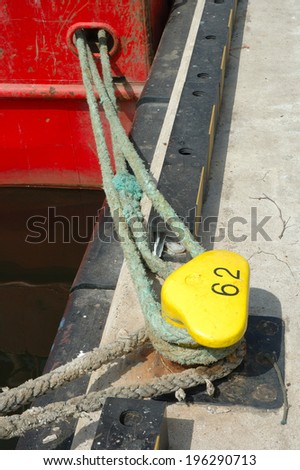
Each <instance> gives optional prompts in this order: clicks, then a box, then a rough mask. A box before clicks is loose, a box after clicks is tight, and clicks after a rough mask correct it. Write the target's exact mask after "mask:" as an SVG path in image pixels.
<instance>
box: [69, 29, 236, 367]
mask: <svg viewBox="0 0 300 470" xmlns="http://www.w3.org/2000/svg"><path fill="white" fill-rule="evenodd" d="M103 35H104V33H102V34H101V38H100V39H101V40H102V41H103ZM100 44H101V41H100ZM76 46H77V49H78V54H79V61H80V66H81V71H82V79H83V83H84V86H85V89H86V94H87V102H88V105H89V109H90V116H91V122H92V127H93V130H94V136H95V141H96V148H97V154H98V158H99V163H100V166H101V168H102V177H103V186H104V190H105V193H106V197H107V201H108V205H109V206H110V209H111V212H112V216H113V217H115V215H116V214H118V215H119V214H120V212H122V211H121V208H122V198H121V197H119V194H118V193H117V192H116V187H115V185H114V184H113V181H114V178H118V176H119V175H118V173H117V175H116V176H115V177H113V172H112V168H111V164H110V157H109V153H108V149H107V145H106V141H105V137H104V132H103V127H102V124H101V119H100V116H99V107H98V103H97V99H96V97H95V93H94V89H93V83H94V86H95V88H96V90H97V91H98V94H99V97H100V103H101V104H102V106H103V110H104V112H105V116H106V118H107V120H108V122H109V125H110V133H111V137H112V141H113V142H114V146H115V148H116V149H118V150H119V155H120V156H121V154H122V155H123V157H124V159H126V160H127V162H128V164H129V165H130V167H131V169H132V171H133V173H134V177H135V178H136V184H137V185H138V187H141V188H142V190H143V192H144V193H145V194H146V195H147V196H148V197H149V199H150V200H151V202H152V203H153V206H154V207H155V209H156V211H157V212H158V214H160V215H161V216H162V218H163V220H164V221H165V223H167V224H168V223H169V225H170V228H171V229H172V230H173V231H174V232H176V230H177V231H180V233H181V234H182V235H183V238H182V240H181V243H182V244H183V245H184V246H185V248H186V250H187V251H188V252H189V253H190V254H191V256H193V257H194V256H197V255H199V254H201V253H203V251H204V249H203V247H201V246H200V244H199V243H197V242H196V241H195V240H194V238H193V237H192V235H191V233H190V231H189V230H188V228H187V227H186V226H185V225H184V223H183V222H182V221H181V220H180V218H179V217H178V215H177V214H176V212H175V211H174V209H173V208H172V207H171V206H170V204H169V203H168V202H167V201H166V200H165V198H164V197H163V195H162V194H161V193H160V192H159V191H158V190H157V187H156V182H155V181H154V179H153V178H152V176H151V174H150V173H149V172H147V170H146V168H145V166H144V164H143V162H142V160H141V158H140V157H139V155H138V153H137V151H136V150H135V148H134V146H133V144H132V142H131V141H130V139H129V138H128V136H127V135H126V133H125V130H124V129H123V127H122V125H121V123H120V119H119V116H118V114H117V112H116V109H115V106H114V104H113V103H112V101H111V99H110V94H109V92H108V91H107V90H106V86H105V83H103V80H102V79H101V77H100V74H99V72H98V69H97V66H96V64H95V60H94V58H93V55H92V53H91V50H90V48H89V46H88V44H87V42H86V39H85V37H84V34H83V32H82V31H79V32H78V33H77V40H76ZM100 47H101V46H100ZM105 53H107V51H105V50H100V57H101V55H102V54H105ZM107 64H109V61H106V62H105V63H102V66H104V67H106V66H107ZM109 73H110V69H109V71H107V70H105V71H104V72H103V76H104V75H105V76H106V77H107V76H108V74H109ZM122 176H123V178H124V181H125V183H126V184H124V183H123V186H121V184H120V183H121V182H119V185H120V188H119V193H120V192H121V190H122V191H124V192H126V188H127V187H128V186H131V187H133V184H132V182H131V181H130V182H129V183H128V184H127V181H128V179H127V175H126V173H122ZM129 176H130V178H133V176H132V175H129ZM134 191H138V190H137V189H132V191H131V193H132V194H133V193H134ZM127 192H128V190H127ZM138 192H139V191H138ZM119 220H120V219H119V218H116V217H115V228H116V230H117V232H119V234H120V237H121V239H122V240H123V243H122V247H123V251H124V256H125V259H126V262H127V265H128V268H129V271H130V274H131V277H132V280H133V283H134V285H135V288H136V291H137V294H138V297H139V301H140V305H141V308H142V311H143V314H144V316H145V321H146V325H147V327H148V328H149V330H150V331H149V335H150V336H151V341H152V339H153V340H154V341H155V340H156V339H157V341H155V342H154V343H153V344H154V346H155V348H156V349H157V350H158V351H161V346H163V351H164V354H166V352H167V354H168V358H170V359H171V360H176V361H179V362H180V364H185V365H192V364H208V363H209V362H210V363H211V362H213V361H217V360H219V359H220V358H221V357H225V356H227V355H228V354H230V353H231V352H232V350H234V349H235V348H236V347H237V345H234V346H233V347H230V348H222V349H213V348H211V349H210V350H208V349H207V348H204V347H202V346H199V344H198V343H196V342H195V341H194V340H193V339H192V338H191V336H190V335H189V333H188V332H187V330H186V329H184V328H177V327H175V326H173V325H171V324H169V323H167V322H166V321H165V320H164V319H163V318H162V315H161V308H160V304H159V302H158V301H157V300H156V298H155V296H154V292H153V289H152V287H151V285H150V283H149V281H148V278H147V274H146V271H145V269H144V266H143V264H142V262H141V258H140V255H139V253H138V251H137V249H138V248H139V247H138V246H137V245H136V244H135V243H134V242H133V240H132V238H131V235H132V233H131V232H130V230H129V227H128V225H127V224H122V223H121V224H120V223H119ZM126 225H127V226H126ZM121 232H122V234H121ZM125 232H126V233H125ZM133 232H134V231H133ZM133 236H134V233H133ZM142 252H143V250H142ZM156 258H157V257H156ZM152 259H153V256H152ZM160 262H162V261H161V260H160ZM167 270H168V271H169V267H168V268H167ZM141 284H143V287H142V286H141ZM177 348H179V350H178V351H177ZM161 352H162V351H161Z"/></svg>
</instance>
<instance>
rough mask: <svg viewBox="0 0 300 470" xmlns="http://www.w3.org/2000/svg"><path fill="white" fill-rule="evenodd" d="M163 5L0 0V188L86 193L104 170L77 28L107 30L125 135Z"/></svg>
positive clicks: (129, 0)
mask: <svg viewBox="0 0 300 470" xmlns="http://www.w3.org/2000/svg"><path fill="white" fill-rule="evenodd" d="M170 3H171V2H169V1H168V0H89V1H88V0H62V1H60V2H56V1H54V0H50V1H46V0H25V1H23V2H11V1H8V0H0V24H1V28H0V45H1V49H0V70H1V72H0V126H1V129H2V132H1V136H0V152H1V159H0V185H6V186H11V185H40V186H43V185H46V186H55V187H74V186H75V187H89V188H95V187H99V185H101V171H100V169H99V165H98V160H97V157H96V154H95V146H94V139H93V136H92V131H91V125H90V120H89V113H88V108H87V104H86V102H85V93H84V89H83V86H82V79H81V72H80V67H79V63H78V57H77V55H76V50H75V49H74V46H73V43H72V37H73V33H74V31H75V30H76V28H77V27H79V26H80V27H83V26H84V27H85V28H98V27H104V29H106V30H107V31H108V32H109V33H110V35H111V38H112V40H113V43H112V49H111V51H110V54H111V63H112V71H113V75H114V76H115V77H125V79H126V80H125V85H124V84H123V85H122V83H121V81H120V83H119V84H118V87H117V90H118V91H117V94H118V98H119V100H120V107H119V109H120V117H121V120H122V123H123V125H124V127H125V129H126V131H127V132H129V131H130V128H131V123H132V120H133V116H134V110H135V102H136V100H137V98H138V96H139V95H140V92H141V90H142V87H143V84H144V82H145V80H146V78H147V75H148V72H149V68H150V65H151V61H152V58H153V54H154V50H155V48H156V47H157V44H158V41H159V37H160V35H161V33H162V30H163V26H164V23H165V20H166V17H167V14H168V11H169V8H170Z"/></svg>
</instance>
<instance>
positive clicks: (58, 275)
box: [0, 188, 104, 449]
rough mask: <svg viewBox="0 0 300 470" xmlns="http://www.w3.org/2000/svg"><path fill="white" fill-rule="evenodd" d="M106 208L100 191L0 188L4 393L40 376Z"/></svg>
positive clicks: (6, 444) (8, 444)
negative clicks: (92, 236) (95, 224)
mask: <svg viewBox="0 0 300 470" xmlns="http://www.w3.org/2000/svg"><path fill="white" fill-rule="evenodd" d="M103 201H104V194H103V192H102V191H101V190H99V191H95V190H77V189H76V190H75V189H68V190H66V189H64V190H63V189H47V188H42V189H38V188H0V216H1V225H0V242H1V243H0V388H2V387H10V388H11V387H16V386H18V385H20V384H21V383H23V382H24V381H25V380H28V379H30V378H34V377H37V376H38V375H40V374H41V373H42V371H43V368H44V365H45V363H46V360H47V357H48V354H49V352H50V349H51V346H52V343H53V340H54V337H55V334H56V331H57V328H58V325H59V322H60V319H61V317H62V315H63V313H64V309H65V306H66V303H67V299H68V295H69V289H70V287H71V285H72V282H73V279H74V277H75V275H76V272H77V270H78V267H79V265H80V262H81V260H82V257H83V254H84V252H85V250H86V248H87V246H88V242H89V240H90V238H91V235H92V231H93V227H94V223H95V221H96V220H97V215H98V211H99V209H100V208H101V206H102V204H103ZM14 445H15V440H13V439H12V440H10V441H1V440H0V449H1V448H2V449H6V448H14Z"/></svg>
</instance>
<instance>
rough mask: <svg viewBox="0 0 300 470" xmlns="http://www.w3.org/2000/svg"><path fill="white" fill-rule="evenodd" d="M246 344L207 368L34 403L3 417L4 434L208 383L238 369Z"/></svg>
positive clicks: (0, 429)
mask: <svg viewBox="0 0 300 470" xmlns="http://www.w3.org/2000/svg"><path fill="white" fill-rule="evenodd" d="M244 354H245V352H244V345H243V344H242V345H241V346H240V347H239V348H237V350H236V352H235V353H234V354H232V355H231V356H228V357H227V358H225V359H222V360H221V361H220V362H218V363H215V364H213V365H212V366H211V367H209V368H207V367H205V366H198V367H196V368H191V369H188V370H185V371H183V372H180V373H176V374H167V375H164V376H163V377H159V378H155V379H152V380H149V381H148V382H147V383H141V384H137V383H135V384H129V385H125V386H113V387H109V388H107V389H105V390H100V391H97V392H90V393H89V394H87V395H81V396H78V397H74V398H71V399H69V400H68V401H63V402H55V403H51V404H49V405H47V406H45V407H43V408H40V407H33V408H30V409H28V410H26V411H25V412H24V413H22V415H12V416H5V417H0V438H2V439H10V438H12V437H16V436H20V435H22V434H24V433H25V432H27V431H30V430H31V429H35V428H37V427H39V426H45V425H47V424H51V423H53V422H55V423H58V422H60V421H63V420H66V419H68V418H70V417H73V418H80V417H82V416H84V414H85V413H91V412H93V411H98V410H99V409H101V407H102V406H103V403H104V401H105V399H106V398H108V397H119V398H137V399H142V398H151V397H155V396H159V395H162V394H167V393H172V392H176V391H177V390H179V389H188V388H191V387H196V386H197V385H200V384H207V383H211V382H212V381H215V380H217V379H221V378H223V377H225V376H227V375H228V374H230V372H232V371H233V370H234V369H236V368H237V367H238V366H239V364H240V363H241V362H242V360H243V358H244Z"/></svg>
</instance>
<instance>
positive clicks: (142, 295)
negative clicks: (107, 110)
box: [76, 33, 201, 362]
mask: <svg viewBox="0 0 300 470" xmlns="http://www.w3.org/2000/svg"><path fill="white" fill-rule="evenodd" d="M76 46H77V50H78V55H79V59H80V66H81V71H82V79H83V83H84V86H85V89H86V93H87V102H88V105H89V110H90V117H91V123H92V128H93V132H94V136H95V142H96V148H97V154H98V157H99V162H100V165H101V169H102V177H103V185H104V187H105V193H106V197H107V202H108V205H109V207H110V210H111V214H112V216H113V218H114V222H115V226H116V227H115V228H116V230H117V232H118V233H119V236H120V239H121V240H124V242H123V243H122V248H123V251H124V256H125V259H126V262H127V264H128V268H129V271H130V274H131V277H132V280H133V282H134V285H135V288H136V292H137V295H138V298H139V301H140V304H141V306H142V310H143V313H144V315H145V317H146V318H147V321H148V323H149V325H151V328H152V329H153V330H154V331H157V334H159V335H160V336H162V338H163V339H164V340H166V341H170V342H172V343H174V344H176V343H179V344H183V345H184V344H190V345H194V346H197V343H195V341H194V340H193V339H192V338H191V337H190V335H189V334H188V332H187V331H186V330H185V329H184V328H180V329H179V328H176V327H174V326H173V325H171V324H168V323H166V322H165V321H164V320H163V319H162V316H161V314H160V304H159V302H158V301H157V300H156V299H155V297H154V293H153V290H152V287H151V284H150V282H149V281H148V278H147V275H146V271H145V268H144V266H143V264H142V262H141V259H140V256H139V253H138V251H137V248H136V245H135V243H134V242H133V240H132V239H131V237H130V233H129V229H128V225H127V223H126V222H125V221H124V222H123V223H122V222H120V220H123V219H122V213H121V210H120V207H121V202H120V198H119V195H118V192H117V190H116V189H115V187H114V184H113V182H112V180H113V173H112V169H111V166H110V156H109V153H108V150H107V146H106V141H105V137H104V132H103V128H102V123H101V119H100V116H99V108H98V103H97V100H96V97H95V95H94V90H93V85H92V82H91V79H90V71H91V69H90V66H91V64H93V65H94V67H95V73H94V74H95V77H98V80H99V81H100V83H101V90H98V91H99V92H100V91H101V92H102V94H104V95H105V98H102V97H101V102H102V101H103V99H104V100H105V101H106V102H110V99H109V96H108V95H107V93H106V91H105V87H104V85H103V83H102V80H101V78H100V76H99V74H98V71H97V68H96V65H95V63H94V60H93V57H92V53H91V51H90V49H89V47H88V46H87V44H86V41H85V38H84V36H83V35H82V34H80V33H78V36H77V40H76ZM89 57H90V62H89V59H88V58H89ZM95 77H94V78H95ZM199 362H201V361H199Z"/></svg>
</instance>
